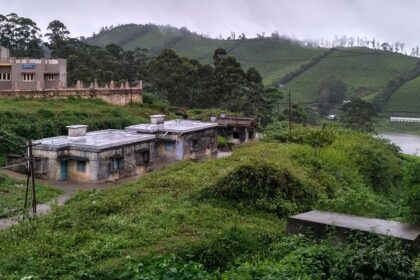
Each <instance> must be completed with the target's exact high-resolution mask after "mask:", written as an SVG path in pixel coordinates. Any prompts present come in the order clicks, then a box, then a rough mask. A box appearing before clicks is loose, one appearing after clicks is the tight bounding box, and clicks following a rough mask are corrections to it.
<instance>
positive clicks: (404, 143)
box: [379, 132, 420, 156]
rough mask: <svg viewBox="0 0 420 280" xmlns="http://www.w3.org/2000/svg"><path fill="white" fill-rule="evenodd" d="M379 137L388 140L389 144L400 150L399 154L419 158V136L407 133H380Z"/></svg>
mask: <svg viewBox="0 0 420 280" xmlns="http://www.w3.org/2000/svg"><path fill="white" fill-rule="evenodd" d="M379 136H380V137H382V138H385V139H389V140H390V141H391V143H393V144H395V145H397V146H398V147H400V148H401V152H402V153H404V154H409V155H416V156H420V136H419V135H414V134H407V133H393V132H385V133H380V134H379Z"/></svg>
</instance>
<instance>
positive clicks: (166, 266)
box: [94, 255, 210, 280]
mask: <svg viewBox="0 0 420 280" xmlns="http://www.w3.org/2000/svg"><path fill="white" fill-rule="evenodd" d="M122 271H124V272H122V273H121V274H120V275H118V276H110V275H104V276H106V277H107V278H106V277H101V278H103V279H121V280H123V279H127V280H128V279H136V280H149V279H179V280H189V279H197V280H198V279H209V276H210V275H209V274H208V273H207V272H206V271H205V270H204V268H203V266H202V265H201V264H199V263H196V262H192V261H189V262H185V261H184V260H182V259H180V258H179V257H177V256H176V255H167V256H159V257H149V258H145V259H142V260H141V261H138V262H135V261H134V260H132V259H130V258H128V262H127V264H125V267H124V268H123V269H122ZM101 276H102V275H101ZM94 279H98V275H95V277H94Z"/></svg>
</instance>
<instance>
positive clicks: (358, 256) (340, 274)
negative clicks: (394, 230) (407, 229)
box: [331, 235, 420, 280]
mask: <svg viewBox="0 0 420 280" xmlns="http://www.w3.org/2000/svg"><path fill="white" fill-rule="evenodd" d="M418 277H420V275H418V274H417V275H415V271H414V263H413V260H412V259H411V258H410V256H409V255H408V253H407V252H406V251H405V250H404V249H403V246H402V244H401V243H399V242H397V241H395V240H392V239H386V238H385V237H378V236H367V237H366V236H362V235H360V236H357V237H355V240H354V241H351V242H350V243H349V245H347V246H346V247H345V248H344V250H343V251H342V256H341V257H340V258H339V261H338V262H337V263H336V267H335V268H334V272H333V275H332V277H331V279H337V280H338V279H340V280H341V279H402V280H406V279H407V280H408V279H413V280H414V279H418Z"/></svg>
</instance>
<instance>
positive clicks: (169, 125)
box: [125, 120, 218, 133]
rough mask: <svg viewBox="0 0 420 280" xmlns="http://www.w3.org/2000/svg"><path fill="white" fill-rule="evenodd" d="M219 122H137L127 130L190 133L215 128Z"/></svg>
mask: <svg viewBox="0 0 420 280" xmlns="http://www.w3.org/2000/svg"><path fill="white" fill-rule="evenodd" d="M217 126H218V124H217V123H212V122H201V121H193V120H170V121H165V122H164V123H163V124H136V125H130V126H128V127H126V128H125V129H126V131H136V132H144V133H155V132H171V133H188V132H193V131H198V130H203V129H209V128H215V127H217Z"/></svg>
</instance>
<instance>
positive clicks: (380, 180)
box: [349, 140, 403, 191]
mask: <svg viewBox="0 0 420 280" xmlns="http://www.w3.org/2000/svg"><path fill="white" fill-rule="evenodd" d="M378 141H379V140H378ZM384 144H385V143H384ZM349 156H350V158H354V160H355V163H356V165H357V167H358V170H359V172H360V173H361V174H362V175H363V177H364V178H365V180H366V182H367V183H368V184H369V185H370V186H371V187H373V189H374V190H376V191H386V190H389V189H390V188H391V187H392V186H397V185H399V184H400V182H401V179H402V178H403V170H402V168H401V160H399V159H398V157H397V154H396V153H395V152H394V151H393V150H392V149H387V147H386V146H385V147H384V145H378V144H373V145H372V144H364V145H358V146H355V147H354V148H353V149H352V150H351V151H350V155H349Z"/></svg>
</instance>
